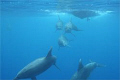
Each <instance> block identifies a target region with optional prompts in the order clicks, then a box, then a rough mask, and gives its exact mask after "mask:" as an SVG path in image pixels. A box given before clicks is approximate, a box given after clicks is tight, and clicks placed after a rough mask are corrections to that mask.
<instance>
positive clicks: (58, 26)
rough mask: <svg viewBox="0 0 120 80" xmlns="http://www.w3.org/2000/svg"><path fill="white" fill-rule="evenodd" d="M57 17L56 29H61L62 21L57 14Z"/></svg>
mask: <svg viewBox="0 0 120 80" xmlns="http://www.w3.org/2000/svg"><path fill="white" fill-rule="evenodd" d="M58 18H59V20H58V22H57V23H56V31H57V30H62V29H63V22H62V20H61V19H60V17H59V16H58Z"/></svg>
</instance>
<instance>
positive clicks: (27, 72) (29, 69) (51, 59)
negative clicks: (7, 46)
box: [14, 47, 59, 80]
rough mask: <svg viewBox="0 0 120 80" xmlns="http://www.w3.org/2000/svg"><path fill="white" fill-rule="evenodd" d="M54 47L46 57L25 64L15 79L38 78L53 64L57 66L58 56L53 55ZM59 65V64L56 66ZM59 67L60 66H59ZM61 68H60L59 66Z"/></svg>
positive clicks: (33, 79)
mask: <svg viewBox="0 0 120 80" xmlns="http://www.w3.org/2000/svg"><path fill="white" fill-rule="evenodd" d="M51 52H52V47H51V49H50V50H49V52H48V54H47V56H46V57H42V58H38V59H36V60H35V61H33V62H31V63H30V64H28V65H27V66H25V67H24V68H23V69H22V70H21V71H19V72H18V74H17V76H16V77H15V78H14V80H19V79H26V78H31V80H37V79H36V76H37V75H39V74H41V73H43V72H44V71H46V70H47V69H48V68H50V67H51V66H52V65H55V66H56V64H55V63H56V57H55V56H52V54H51ZM56 67H57V66H56ZM57 68H58V67H57ZM58 69H59V68H58Z"/></svg>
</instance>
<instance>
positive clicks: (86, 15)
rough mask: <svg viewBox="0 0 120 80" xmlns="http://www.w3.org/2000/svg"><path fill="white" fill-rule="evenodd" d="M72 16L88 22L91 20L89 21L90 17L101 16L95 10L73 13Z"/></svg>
mask: <svg viewBox="0 0 120 80" xmlns="http://www.w3.org/2000/svg"><path fill="white" fill-rule="evenodd" d="M71 14H73V15H74V16H76V17H78V18H80V19H84V18H87V20H90V19H89V18H90V17H95V16H99V15H100V14H99V13H98V12H97V11H94V10H80V11H73V12H71Z"/></svg>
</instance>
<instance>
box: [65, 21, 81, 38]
mask: <svg viewBox="0 0 120 80" xmlns="http://www.w3.org/2000/svg"><path fill="white" fill-rule="evenodd" d="M72 30H74V31H82V30H80V29H78V28H77V27H76V26H75V25H74V24H73V23H72V20H70V21H69V22H68V23H67V24H66V25H65V33H71V34H72ZM73 35H74V34H73ZM74 36H75V35H74Z"/></svg>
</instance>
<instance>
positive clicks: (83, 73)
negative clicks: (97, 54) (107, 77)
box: [71, 59, 105, 80]
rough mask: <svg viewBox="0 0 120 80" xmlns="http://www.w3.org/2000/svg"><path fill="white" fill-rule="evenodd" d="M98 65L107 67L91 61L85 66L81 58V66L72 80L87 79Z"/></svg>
mask: <svg viewBox="0 0 120 80" xmlns="http://www.w3.org/2000/svg"><path fill="white" fill-rule="evenodd" d="M96 67H105V66H104V65H100V64H98V63H96V62H91V63H89V64H87V65H85V66H83V64H82V61H81V59H80V61H79V66H78V70H77V72H76V73H75V74H74V75H73V76H72V78H71V80H87V78H88V77H89V75H90V73H91V72H92V71H93V70H94V69H95V68H96Z"/></svg>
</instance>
